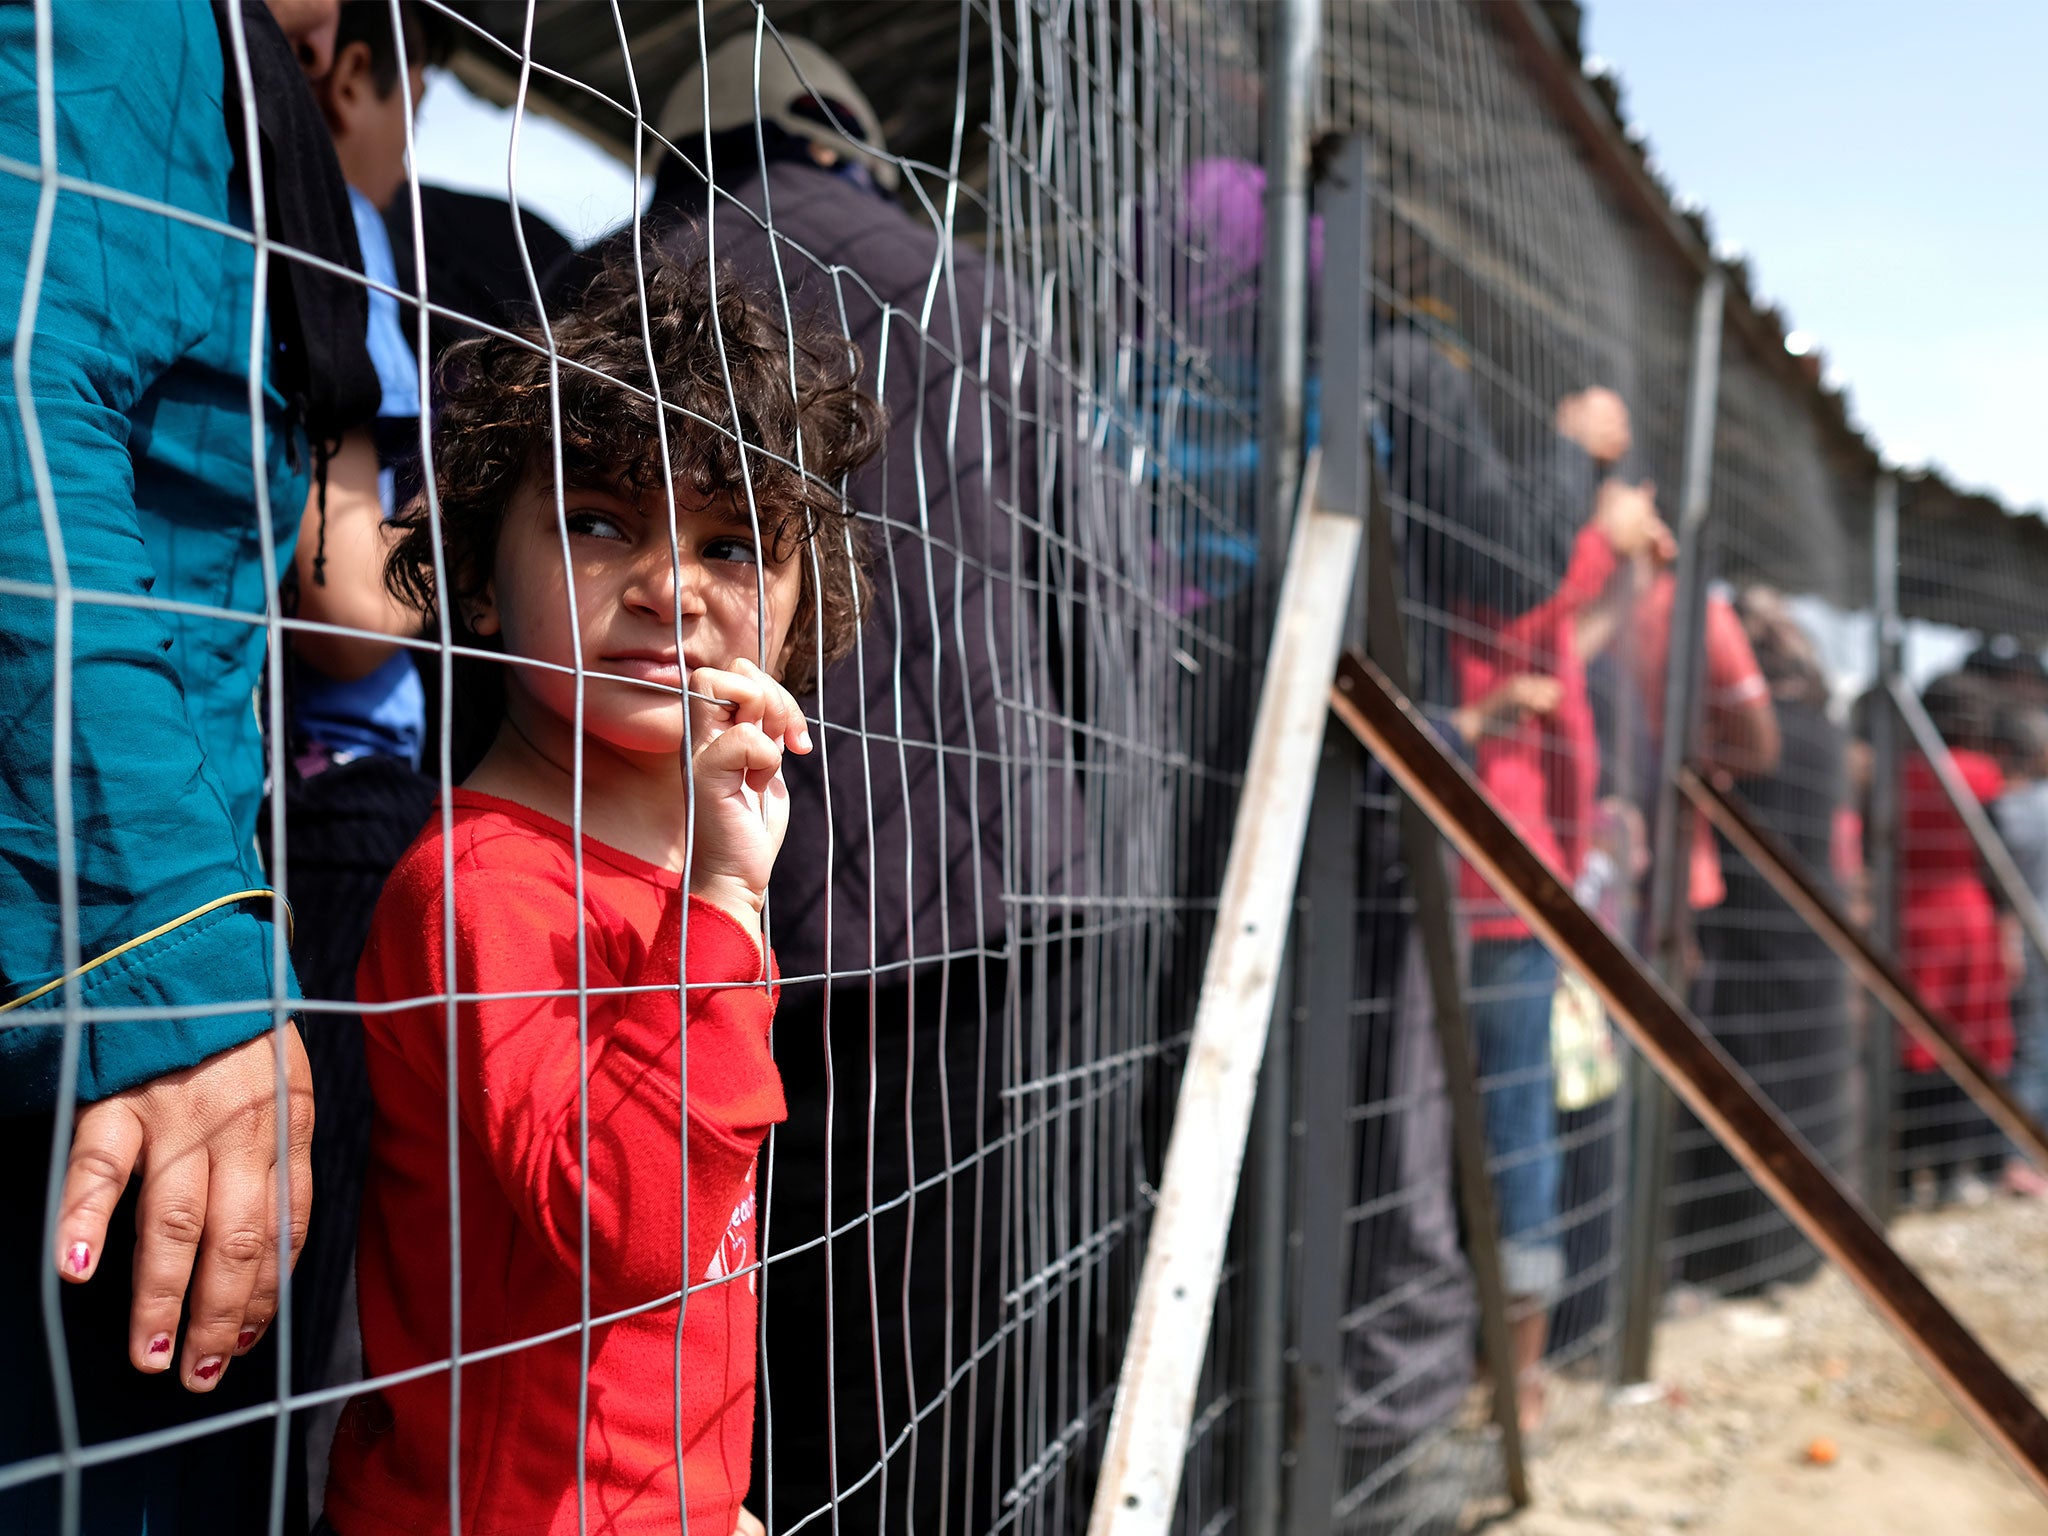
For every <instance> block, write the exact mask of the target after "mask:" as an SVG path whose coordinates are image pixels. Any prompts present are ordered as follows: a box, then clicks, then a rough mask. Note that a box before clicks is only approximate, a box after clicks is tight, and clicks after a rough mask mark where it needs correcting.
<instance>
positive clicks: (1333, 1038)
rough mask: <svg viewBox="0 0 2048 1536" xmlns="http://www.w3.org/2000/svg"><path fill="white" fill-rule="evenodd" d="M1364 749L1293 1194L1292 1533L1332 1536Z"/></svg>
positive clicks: (1325, 910)
mask: <svg viewBox="0 0 2048 1536" xmlns="http://www.w3.org/2000/svg"><path fill="white" fill-rule="evenodd" d="M1360 757H1361V754H1360V753H1359V750H1358V747H1357V744H1356V743H1355V742H1352V741H1350V740H1348V739H1346V738H1344V737H1341V736H1339V735H1338V734H1337V733H1336V732H1332V733H1331V734H1330V735H1329V736H1328V737H1326V738H1325V739H1324V742H1323V759H1322V765H1321V767H1320V769H1319V770H1318V772H1317V775H1316V794H1315V801H1314V804H1313V805H1312V806H1311V808H1310V810H1309V823H1308V843H1307V847H1306V849H1305V850H1304V853H1303V857H1302V869H1301V881H1300V892H1301V905H1300V908H1299V910H1298V912H1297V914H1296V918H1295V945H1296V952H1295V954H1296V959H1295V965H1296V968H1295V975H1296V977H1297V978H1298V979H1299V985H1298V987H1297V989H1296V993H1295V996H1296V998H1297V1001H1298V1005H1299V1013H1298V1014H1297V1018H1298V1020H1299V1023H1300V1030H1299V1033H1298V1034H1297V1035H1296V1037H1295V1038H1296V1049H1295V1059H1294V1113H1295V1121H1294V1131H1295V1138H1296V1148H1295V1150H1296V1157H1295V1161H1294V1188H1293V1191H1292V1196H1293V1198H1292V1202H1291V1216H1292V1221H1291V1225H1292V1227H1293V1242H1294V1247H1293V1256H1294V1260H1295V1262H1294V1272H1295V1276H1296V1281H1295V1287H1294V1313H1293V1324H1294V1326H1293V1330H1292V1332H1293V1340H1292V1348H1291V1349H1290V1350H1289V1352H1288V1359H1289V1370H1288V1373H1287V1374H1288V1380H1289V1390H1288V1394H1287V1398H1288V1433H1287V1442H1288V1444H1287V1453H1286V1456H1285V1460H1284V1462H1283V1468H1284V1476H1285V1480H1286V1481H1285V1488H1286V1498H1285V1509H1286V1517H1285V1529H1286V1531H1287V1533H1288V1536H1323V1533H1325V1532H1327V1531H1328V1530H1329V1529H1330V1524H1331V1510H1332V1508H1333V1507H1334V1505H1335V1503H1336V1498H1337V1479H1338V1475H1339V1457H1338V1451H1337V1408H1338V1396H1339V1391H1340V1387H1341V1384H1342V1382H1343V1367H1344V1360H1343V1339H1342V1337H1341V1332H1340V1330H1341V1326H1342V1320H1343V1315H1344V1305H1345V1301H1346V1291H1347V1287H1348V1283H1349V1277H1350V1270H1351V1267H1350V1264H1349V1262H1348V1260H1349V1257H1350V1255H1349V1253H1348V1251H1347V1244H1346V1241H1345V1236H1346V1233H1345V1224H1344V1212H1345V1209H1346V1207H1347V1206H1348V1205H1349V1203H1350V1200H1351V1197H1352V1186H1353V1183H1354V1180H1355V1178H1356V1173H1355V1171H1354V1168H1353V1159H1352V1154H1351V1140H1352V1127H1351V1123H1350V1120H1349V1118H1348V1116H1347V1114H1346V1110H1347V1109H1348V1107H1349V1104H1350V1092H1349V1089H1350V1082H1351V1072H1352V1062H1351V1033H1352V1003H1353V991H1354V988H1355V987H1356V985H1357V976H1358V956H1357V941H1358V837H1359V825H1358V787H1359V774H1358V768H1359V762H1360Z"/></svg>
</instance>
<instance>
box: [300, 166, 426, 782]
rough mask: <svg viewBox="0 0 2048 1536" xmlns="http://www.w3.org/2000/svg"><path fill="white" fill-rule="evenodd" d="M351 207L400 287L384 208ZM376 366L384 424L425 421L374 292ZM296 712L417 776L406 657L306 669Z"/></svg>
mask: <svg viewBox="0 0 2048 1536" xmlns="http://www.w3.org/2000/svg"><path fill="white" fill-rule="evenodd" d="M348 201H349V207H350V208H351V209H352V210H353V211H354V213H355V216H356V240H357V242H358V243H359V244H360V245H361V246H362V249H363V271H364V273H365V274H367V275H368V276H369V277H370V278H371V279H372V280H373V281H375V282H379V283H383V284H385V285H386V286H387V287H391V288H395V287H397V286H398V264H397V262H396V261H394V260H393V259H392V254H391V236H390V233H389V232H388V231H387V230H386V229H385V227H384V216H383V215H382V214H380V213H378V212H377V205H376V204H375V203H373V202H371V201H370V200H369V199H368V198H367V197H365V196H363V194H362V193H360V192H358V191H357V190H356V189H355V188H354V187H350V188H349V189H348ZM365 341H366V342H367V343H368V346H369V351H370V361H371V362H372V363H373V364H375V365H376V369H377V383H378V385H379V386H380V388H381V389H382V392H383V396H382V399H381V400H380V401H379V402H378V405H377V415H378V417H379V418H380V419H395V420H400V421H406V420H411V421H417V420H418V419H419V414H420V376H419V363H418V361H417V357H416V354H415V352H414V351H413V347H412V344H411V343H410V342H408V341H407V340H406V338H405V328H404V326H403V325H401V324H400V323H399V317H398V300H397V299H395V298H393V297H392V296H391V295H390V294H388V293H383V292H380V291H378V290H377V289H375V288H372V289H371V290H370V322H369V329H368V332H367V334H366V336H365ZM391 479H392V477H391V471H390V470H389V469H388V468H386V469H380V470H379V471H378V474H377V492H378V494H379V495H380V496H381V497H382V498H383V501H384V515H385V517H387V518H388V517H390V516H391V514H392V511H393V510H394V509H393V507H392V505H391V499H392V495H391ZM292 710H293V716H294V719H295V722H296V724H297V726H298V731H299V734H301V735H304V736H308V737H311V738H312V739H313V740H314V741H317V742H320V743H321V744H323V745H325V746H328V747H331V748H333V749H335V750H336V751H338V752H346V753H350V754H354V755H358V756H360V755H361V754H363V753H369V752H376V753H382V754H383V755H384V756H386V757H397V758H403V759H404V760H405V761H406V762H408V763H410V764H411V765H412V766H413V767H414V768H417V767H419V765H420V745H421V742H422V740H423V739H424V737H425V735H426V729H427V696H426V690H425V689H424V688H422V687H421V685H420V674H419V670H418V669H417V668H416V667H414V666H413V662H412V657H411V655H410V654H408V653H407V652H405V651H402V650H401V651H398V652H396V653H394V654H393V655H391V656H388V657H386V658H385V660H384V663H383V665H381V666H379V667H378V668H377V669H376V670H375V671H374V672H371V673H369V674H367V675H366V676H363V677H358V678H352V679H349V680H347V681H343V680H342V679H340V678H333V677H329V676H327V675H326V674H325V673H324V672H321V671H319V670H317V669H316V668H314V667H311V666H308V665H306V664H305V663H304V662H301V663H299V664H298V667H297V672H296V675H295V677H294V679H293V692H292Z"/></svg>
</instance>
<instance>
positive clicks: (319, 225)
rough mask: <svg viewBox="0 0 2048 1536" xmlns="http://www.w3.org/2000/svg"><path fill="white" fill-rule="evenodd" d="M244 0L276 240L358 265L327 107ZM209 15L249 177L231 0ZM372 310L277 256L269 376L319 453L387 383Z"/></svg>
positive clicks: (238, 155)
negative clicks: (373, 356)
mask: <svg viewBox="0 0 2048 1536" xmlns="http://www.w3.org/2000/svg"><path fill="white" fill-rule="evenodd" d="M241 6H242V36H243V38H244V40H245V41H246V43H247V45H248V50H249V79H250V83H251V85H252V86H253V88H254V94H255V97H256V129H257V134H258V137H259V138H260V140H261V142H262V151H263V167H262V172H263V209H264V216H265V220H266V222H267V225H268V230H269V235H270V238H271V239H272V240H274V241H276V242H277V243H278V244H280V245H288V246H291V247H293V248H295V249H297V250H301V251H304V252H306V253H307V254H309V255H313V256H318V257H321V258H323V259H324V260H327V261H330V262H333V263H334V264H335V265H337V266H341V267H346V268H347V269H348V270H349V271H351V272H361V271H362V269H363V256H362V249H361V247H360V246H358V245H357V244H356V222H355V215H354V213H353V212H351V211H350V208H349V201H348V184H347V182H346V181H344V180H343V179H342V174H341V164H340V162H339V161H338V160H336V159H335V157H334V141H333V140H332V139H331V138H330V137H329V136H328V132H327V122H326V120H325V118H323V117H322V116H321V113H320V104H319V103H318V102H317V101H315V100H314V99H313V91H312V87H311V86H309V85H308V84H307V83H306V77H305V74H304V72H303V71H302V70H301V69H300V68H299V61H298V58H297V57H296V55H294V53H293V52H292V46H291V44H290V43H289V42H287V41H286V40H285V35H284V33H283V32H281V31H280V30H279V29H278V25H277V22H276V21H275V20H274V19H273V18H272V16H271V14H270V11H269V9H268V7H266V6H265V5H263V4H262V0H241ZM213 16H214V23H215V25H216V26H217V27H218V28H219V31H220V48H221V57H222V60H223V62H224V63H225V64H226V71H225V73H226V77H227V78H226V90H225V93H224V95H225V100H226V119H227V134H228V142H229V143H230V144H231V145H233V146H234V151H235V169H236V171H237V173H238V174H240V175H241V176H242V178H243V184H244V185H248V183H249V180H250V178H249V168H248V165H247V163H246V159H245V151H246V144H247V129H246V126H245V124H244V122H243V119H242V90H241V81H240V79H239V78H238V75H237V71H236V69H235V50H234V35H233V33H232V32H230V31H229V30H228V16H227V11H226V5H225V3H224V0H215V5H214V8H213ZM369 319H370V307H369V295H368V293H367V291H366V290H365V289H364V288H363V285H362V284H361V283H360V282H352V281H350V280H349V279H347V278H345V277H340V276H338V275H336V274H335V273H332V272H329V271H326V270H325V269H323V268H320V267H315V266H310V265H308V264H306V263H304V262H301V261H298V260H295V259H293V258H291V257H280V258H278V259H277V260H275V261H273V262H272V263H271V264H270V341H271V378H272V382H273V383H274V384H275V385H276V386H277V390H278V393H280V394H281V395H283V396H284V398H285V400H286V402H287V405H288V408H289V409H290V411H291V414H292V415H293V417H294V418H295V419H296V420H297V421H298V422H299V423H300V424H301V425H303V426H304V427H305V429H306V436H307V438H308V439H309V440H310V441H311V443H312V444H313V445H314V449H315V452H316V454H320V455H321V456H323V457H324V450H325V449H326V448H327V447H329V446H330V445H332V444H334V443H336V442H338V441H339V440H340V438H341V435H342V434H343V433H344V432H346V431H347V430H348V429H349V428H351V427H355V426H360V425H362V424H363V423H364V422H367V421H369V420H370V419H371V418H373V417H374V416H375V415H376V414H377V405H378V402H379V400H380V398H381V391H380V390H379V388H378V384H377V370H376V368H375V367H374V366H372V364H371V362H370V353H369V348H368V346H367V344H366V343H365V340H364V335H365V332H366V331H367V330H368V328H369Z"/></svg>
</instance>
